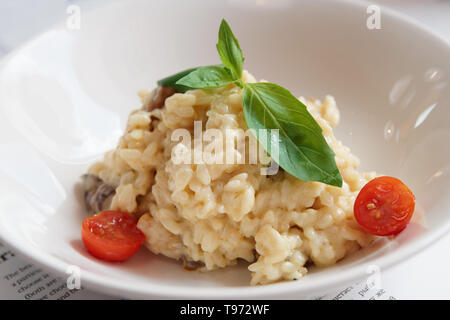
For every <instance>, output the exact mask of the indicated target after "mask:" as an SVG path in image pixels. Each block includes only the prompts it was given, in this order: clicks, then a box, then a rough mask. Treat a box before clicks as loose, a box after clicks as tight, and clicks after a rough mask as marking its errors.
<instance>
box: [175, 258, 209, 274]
mask: <svg viewBox="0 0 450 320" xmlns="http://www.w3.org/2000/svg"><path fill="white" fill-rule="evenodd" d="M181 261H182V262H183V269H184V270H187V271H195V270H197V269H199V268H201V267H204V266H205V264H204V263H203V262H201V261H192V260H188V259H187V258H186V256H183V257H182V258H181Z"/></svg>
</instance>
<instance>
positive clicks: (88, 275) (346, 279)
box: [0, 0, 450, 299]
mask: <svg viewBox="0 0 450 320" xmlns="http://www.w3.org/2000/svg"><path fill="white" fill-rule="evenodd" d="M117 2H120V1H117ZM117 2H113V3H109V4H108V5H114V4H116V3H117ZM333 2H335V3H341V4H346V5H349V6H354V7H359V8H362V7H367V6H370V5H376V6H378V7H379V8H380V9H381V10H382V12H383V15H386V16H389V17H390V18H391V19H396V20H398V21H401V22H402V23H403V24H404V25H407V26H408V27H409V28H411V29H412V30H416V31H419V32H423V33H425V34H426V35H427V36H428V37H429V38H430V39H433V40H434V41H436V42H440V43H441V44H444V45H445V47H446V50H447V52H448V54H449V56H450V40H447V39H446V38H444V37H443V36H441V35H440V34H437V33H436V32H435V31H433V30H432V29H431V28H430V27H428V26H426V25H424V24H422V23H420V22H418V21H417V20H416V19H414V18H411V17H409V16H407V15H406V14H403V13H400V12H397V11H395V10H393V9H391V8H388V7H386V6H384V5H380V4H374V3H371V2H369V1H365V0H363V1H361V0H333ZM104 5H105V4H100V5H96V6H93V7H92V8H89V9H88V10H86V11H88V12H92V11H96V10H99V9H100V10H101V8H102V7H103V6H104ZM59 24H60V23H56V24H54V25H52V26H51V27H53V26H58V25H59ZM46 31H48V30H43V31H42V32H40V33H39V34H37V35H36V36H34V37H32V38H31V39H29V40H28V41H26V42H25V43H23V44H21V45H20V46H17V47H16V48H15V49H13V50H11V51H10V52H9V53H8V54H7V55H5V56H4V57H3V58H1V59H0V72H1V69H2V67H3V66H4V65H5V64H6V63H7V61H8V60H9V59H10V58H12V57H13V56H14V55H15V54H16V53H17V52H19V51H20V50H22V49H23V48H24V47H26V46H28V45H29V44H30V43H32V42H34V41H35V40H37V39H39V37H40V36H41V35H42V33H44V32H46ZM449 230H450V219H449V220H448V221H446V222H445V223H443V224H441V225H440V226H439V227H438V228H436V229H435V230H434V232H432V233H425V234H424V235H423V236H422V237H420V238H419V239H417V240H414V241H413V242H412V243H410V244H407V245H405V246H404V247H401V248H398V249H396V250H395V252H391V253H388V254H386V255H383V256H381V257H378V258H376V259H374V260H373V261H370V262H364V263H361V264H359V265H355V266H352V267H350V268H348V270H341V271H336V272H334V273H332V274H329V275H324V276H323V277H321V278H317V279H315V280H314V281H313V282H302V281H285V282H278V283H272V284H267V285H260V286H236V287H221V288H216V287H196V288H195V290H192V289H193V287H192V286H187V285H175V286H174V285H163V284H162V285H161V284H154V283H153V284H151V285H148V284H141V285H137V286H136V285H135V286H133V287H131V286H130V285H127V284H126V282H124V281H120V279H113V278H109V277H107V276H105V275H98V274H95V273H92V272H90V271H87V270H83V269H81V277H82V278H81V279H82V287H85V288H88V289H92V290H94V291H98V292H102V293H105V294H108V295H112V296H118V297H131V298H147V299H148V298H159V299H161V298H163V299H176V298H178V299H183V298H184V299H186V298H189V299H264V298H266V299H267V298H269V297H276V296H278V295H279V296H280V297H281V298H285V297H286V296H287V295H291V296H292V295H293V294H295V293H297V294H299V295H300V294H303V295H301V297H303V296H304V295H305V294H307V295H309V296H312V295H314V294H317V293H325V292H326V291H327V290H330V289H333V288H337V287H339V286H341V285H342V286H344V285H349V284H352V283H355V282H357V281H359V280H361V279H363V278H364V277H366V276H367V275H368V274H367V273H366V271H367V270H368V269H367V267H369V266H370V265H377V266H378V267H379V268H380V270H381V271H386V270H388V269H389V268H391V267H392V266H394V265H397V264H399V263H401V262H404V261H405V260H406V259H409V258H411V257H412V256H413V255H414V254H416V253H418V252H420V251H422V250H424V249H426V248H428V247H429V246H431V245H432V244H433V243H435V242H436V241H438V240H439V239H441V238H442V237H443V236H444V235H445V234H446V233H447V232H448V231H449ZM0 241H1V242H3V243H4V244H5V245H6V246H7V247H9V248H10V249H12V250H13V251H14V252H15V253H16V254H18V255H19V256H22V257H24V258H25V259H27V260H28V261H30V262H32V263H34V264H35V265H37V266H39V267H42V268H44V269H46V270H49V271H50V272H52V273H53V274H54V275H57V276H62V277H64V276H67V273H66V270H67V268H68V267H69V266H70V264H69V263H67V262H63V261H62V260H60V259H58V258H56V257H54V256H52V255H51V254H49V253H47V252H43V251H35V250H33V249H32V248H30V247H27V246H26V245H25V244H26V243H25V242H19V241H11V240H8V238H6V237H5V236H4V235H3V234H0ZM134 284H135V283H134Z"/></svg>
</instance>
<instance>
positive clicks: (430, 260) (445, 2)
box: [0, 0, 450, 299]
mask: <svg viewBox="0 0 450 320" xmlns="http://www.w3.org/2000/svg"><path fill="white" fill-rule="evenodd" d="M106 1H107V0H95V1H94V0H89V2H88V0H40V1H39V5H35V4H34V3H33V4H34V5H33V6H31V5H30V1H29V0H2V1H1V2H0V30H1V31H0V57H2V56H3V55H5V54H7V53H8V52H9V51H11V50H12V49H13V48H15V47H16V46H18V45H20V44H21V43H23V42H25V41H26V40H27V39H29V38H31V37H32V36H33V35H35V34H37V33H39V32H40V31H42V30H44V29H45V28H47V27H49V26H50V25H51V23H52V22H53V21H56V20H60V19H61V18H62V17H64V16H65V15H66V8H67V6H68V5H70V4H79V5H80V6H83V7H89V6H92V5H98V4H99V3H100V4H101V3H102V2H106ZM373 2H374V3H376V4H380V5H383V6H386V7H390V8H393V9H395V10H397V11H399V12H403V13H404V14H407V15H409V16H410V17H412V18H414V19H415V20H417V21H419V22H420V23H422V24H424V25H427V26H428V27H429V28H431V29H432V30H434V31H435V32H436V33H438V34H440V35H441V36H443V37H444V38H447V39H448V40H449V41H450V0H377V1H373ZM381 19H382V16H381ZM24 21H26V23H24ZM449 247H450V234H449V235H446V236H445V237H444V238H442V239H441V240H440V241H439V242H437V243H436V244H434V245H433V246H431V247H430V248H428V249H426V250H424V251H422V252H421V253H419V254H417V255H416V256H414V257H413V258H410V259H409V260H407V261H405V262H402V263H400V264H399V265H397V266H395V267H393V268H391V269H389V270H386V271H383V270H381V286H382V287H383V288H384V289H385V290H386V291H388V292H389V294H391V295H393V296H395V297H397V298H399V299H450V277H449V276H448V270H449V269H450V255H448V254H446V252H447V248H449ZM444 252H445V253H444ZM443 253H444V254H443ZM430 264H433V265H432V269H431V270H432V271H433V272H432V273H430V272H425V270H430V266H429V265H430ZM349 285H351V284H349Z"/></svg>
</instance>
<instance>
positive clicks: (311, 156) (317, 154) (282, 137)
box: [158, 20, 342, 187]
mask: <svg viewBox="0 0 450 320" xmlns="http://www.w3.org/2000/svg"><path fill="white" fill-rule="evenodd" d="M216 47H217V51H218V52H219V56H220V59H221V61H222V63H223V65H216V66H207V67H199V68H194V69H189V70H186V71H183V72H180V73H178V74H176V75H173V76H170V77H168V78H165V79H163V80H160V81H158V84H159V85H166V86H170V87H174V88H176V89H177V90H179V91H180V92H185V91H186V90H187V89H189V88H190V89H195V88H215V87H222V86H225V85H228V84H231V83H234V84H236V85H238V86H240V87H241V88H243V91H242V105H243V107H244V115H245V120H246V122H247V126H248V127H249V128H251V129H254V130H253V132H254V133H255V135H256V137H257V139H258V141H259V142H260V144H261V145H262V146H263V147H264V149H265V150H266V151H268V152H269V154H270V150H272V147H274V146H271V145H270V143H271V142H270V141H267V135H265V134H264V135H260V131H259V129H266V130H271V129H277V130H278V132H279V135H278V150H277V151H278V152H277V153H278V159H276V160H277V162H278V164H279V165H280V166H281V167H282V168H283V169H284V170H285V171H287V172H288V173H290V174H291V175H293V176H295V177H296V178H298V179H301V180H304V181H319V182H323V183H326V184H329V185H333V186H338V187H341V186H342V177H341V174H340V172H339V169H338V167H337V165H336V161H335V154H334V152H333V150H331V148H330V146H329V145H328V144H327V142H326V140H325V138H324V136H323V134H322V129H321V127H320V126H319V125H318V124H317V122H316V121H315V120H314V118H313V117H312V116H311V114H310V113H309V112H308V110H307V108H306V106H305V105H304V104H303V103H302V102H301V101H300V100H298V99H297V98H296V97H295V96H294V95H293V94H292V93H290V92H289V91H288V90H287V89H285V88H283V87H281V86H279V85H277V84H273V83H243V81H242V80H241V78H242V68H243V64H244V56H243V54H242V50H241V48H240V46H239V42H238V40H237V39H236V38H235V37H234V35H233V32H232V31H231V28H230V26H229V25H228V23H227V22H226V21H225V20H222V23H221V24H220V29H219V41H218V43H217V46H216ZM180 88H181V90H180ZM269 140H270V139H269ZM274 160H275V159H274Z"/></svg>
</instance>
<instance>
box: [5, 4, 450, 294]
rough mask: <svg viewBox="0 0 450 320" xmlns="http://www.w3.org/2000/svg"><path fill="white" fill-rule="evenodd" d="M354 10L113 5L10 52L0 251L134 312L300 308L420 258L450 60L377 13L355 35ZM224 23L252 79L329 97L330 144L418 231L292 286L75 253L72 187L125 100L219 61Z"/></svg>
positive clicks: (430, 40) (118, 127)
mask: <svg viewBox="0 0 450 320" xmlns="http://www.w3.org/2000/svg"><path fill="white" fill-rule="evenodd" d="M366 10H367V4H365V3H357V2H353V1H344V2H335V1H318V0H316V1H293V0H281V1H276V2H275V1H259V0H255V1H250V0H246V1H238V0H229V1H214V2H213V1H207V0H195V1H183V0H178V1H175V0H170V1H167V0H164V1H138V0H131V1H115V2H113V3H111V4H109V5H107V6H104V7H101V8H97V9H95V10H93V11H90V12H82V13H81V25H80V26H81V29H80V30H70V29H68V28H67V27H66V24H65V23H63V24H61V25H59V26H56V27H54V28H53V29H52V30H50V31H48V32H45V33H43V34H41V35H40V36H39V37H37V38H35V39H34V40H32V41H30V42H29V43H27V44H26V45H24V46H22V47H21V48H18V49H17V50H15V52H13V53H12V54H10V55H9V56H8V57H7V58H6V59H4V60H3V62H2V63H1V68H0V112H1V116H0V148H1V157H0V213H1V214H0V235H1V238H2V240H3V241H5V242H6V243H7V244H8V245H10V246H11V247H12V248H14V249H15V250H16V251H17V252H20V253H21V254H23V255H25V256H26V257H27V258H28V259H30V260H32V261H34V262H36V263H38V264H40V265H42V266H44V267H46V268H48V269H50V270H52V271H53V272H56V273H58V274H61V275H63V274H64V272H65V271H66V269H67V267H68V266H69V265H77V266H79V267H80V268H81V270H82V274H81V275H82V278H81V281H82V285H84V286H86V287H88V288H93V289H97V290H101V291H104V292H107V293H109V294H114V295H118V296H124V297H142V298H224V299H228V298H236V299H239V298H300V297H308V296H312V295H315V294H320V293H323V292H326V291H327V290H331V289H333V288H336V287H337V286H340V285H344V284H348V283H351V282H352V281H356V280H358V279H362V278H363V277H366V276H367V273H366V271H367V270H368V269H367V268H368V266H370V265H377V266H379V267H380V268H381V270H382V271H383V270H386V269H387V268H388V267H389V266H391V265H393V264H395V263H398V262H400V261H402V260H404V259H406V258H407V257H409V256H412V255H414V254H416V253H417V252H419V251H420V250H422V249H424V248H425V247H426V246H428V245H430V244H431V243H432V242H434V241H435V240H436V239H438V238H439V237H440V236H441V235H443V234H444V233H445V232H446V231H447V230H448V228H449V224H450V212H449V211H450V210H449V209H450V197H449V196H448V195H449V191H450V179H449V176H450V148H449V145H450V144H449V141H450V125H449V122H448V121H449V119H450V89H449V83H448V82H449V80H450V78H449V77H450V47H449V44H448V43H446V42H445V41H444V40H442V39H440V38H438V37H437V36H435V35H433V34H432V33H431V32H429V31H428V30H426V29H425V28H423V27H421V26H419V25H417V24H416V23H414V22H412V21H410V20H409V19H406V18H404V17H402V16H399V15H397V14H395V13H393V12H391V11H389V10H387V9H382V10H381V27H382V28H381V29H380V30H377V29H375V30H369V29H368V28H367V26H366V20H367V18H368V16H369V15H370V14H368V13H367V11H366ZM223 17H225V18H226V19H227V20H228V21H229V23H230V24H231V26H232V28H233V30H234V32H235V33H236V35H237V37H238V39H239V40H240V43H241V46H242V48H243V51H244V54H245V56H246V68H247V69H248V70H250V71H251V72H252V73H253V74H254V75H255V76H256V77H257V78H264V79H268V80H271V81H272V82H276V83H279V84H281V85H283V86H285V87H287V88H289V89H290V90H292V91H293V92H294V93H296V94H297V95H304V96H306V97H309V96H315V97H318V98H322V97H323V96H324V95H325V94H332V95H334V96H335V97H336V99H337V102H338V104H339V107H340V110H341V116H342V122H341V125H340V126H339V128H338V129H337V136H338V137H339V138H340V139H341V140H343V142H344V143H345V144H346V145H348V146H350V147H351V148H352V150H353V151H354V152H355V154H357V155H358V156H359V157H360V158H361V162H362V166H361V169H362V170H376V171H377V172H380V173H384V174H387V175H392V176H396V177H399V178H400V179H402V180H403V181H404V182H406V183H407V184H408V185H409V186H410V187H411V189H412V190H413V191H414V193H415V194H416V196H417V210H416V214H415V220H416V222H420V224H419V223H414V224H412V225H410V226H409V227H408V228H407V230H406V231H404V232H403V233H402V234H401V235H400V236H398V237H397V238H396V239H394V240H391V241H379V242H377V243H376V244H375V245H373V246H372V247H370V248H369V249H367V250H364V251H362V252H360V253H358V254H357V255H353V256H351V257H349V258H348V259H345V260H344V261H342V262H341V263H339V264H338V265H337V266H335V267H332V268H328V269H324V270H313V271H312V272H311V273H310V274H309V275H308V276H307V277H305V278H304V279H302V280H301V281H297V282H284V283H277V284H272V285H267V286H258V287H250V286H248V282H249V273H248V272H247V271H246V267H245V266H244V265H242V266H238V267H234V268H229V269H225V270H221V271H217V272H211V273H206V274H199V273H192V272H191V273H189V272H186V271H183V269H182V268H181V267H180V265H179V264H178V263H177V262H174V261H171V260H169V259H166V258H163V257H160V256H154V255H152V254H151V253H149V252H148V251H146V250H145V249H142V250H141V251H140V252H139V253H138V255H137V256H136V257H133V259H131V260H129V261H128V262H126V263H123V264H111V263H105V262H101V261H98V260H95V259H93V258H92V257H91V256H90V255H89V254H87V253H86V251H85V250H84V248H83V245H82V243H81V241H80V223H81V221H82V219H83V217H84V216H85V212H84V206H83V203H82V200H81V199H80V198H79V196H77V194H78V193H77V192H76V187H75V185H76V183H77V181H78V179H79V176H80V175H81V174H82V173H83V172H84V171H85V170H86V168H87V166H88V165H89V164H91V163H93V162H94V161H95V160H96V159H99V157H101V155H102V154H103V153H104V152H105V151H106V150H108V149H110V148H113V147H114V146H115V144H116V142H117V139H118V138H119V136H120V134H121V132H122V130H123V129H124V127H125V121H126V119H127V115H128V113H129V112H130V111H131V110H132V109H134V108H137V107H138V106H139V101H138V98H137V96H136V91H137V90H138V89H141V88H147V87H153V86H154V85H155V81H156V80H158V79H159V78H162V77H164V76H166V75H169V74H171V73H174V72H177V71H179V70H182V69H185V68H187V67H192V66H197V65H208V64H213V63H217V62H218V61H219V60H218V56H217V53H216V50H215V43H216V41H217V30H218V26H219V23H220V20H221V18H223ZM433 263H438V262H437V261H434V262H433ZM430 270H432V268H431V267H430ZM430 270H424V272H430Z"/></svg>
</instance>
